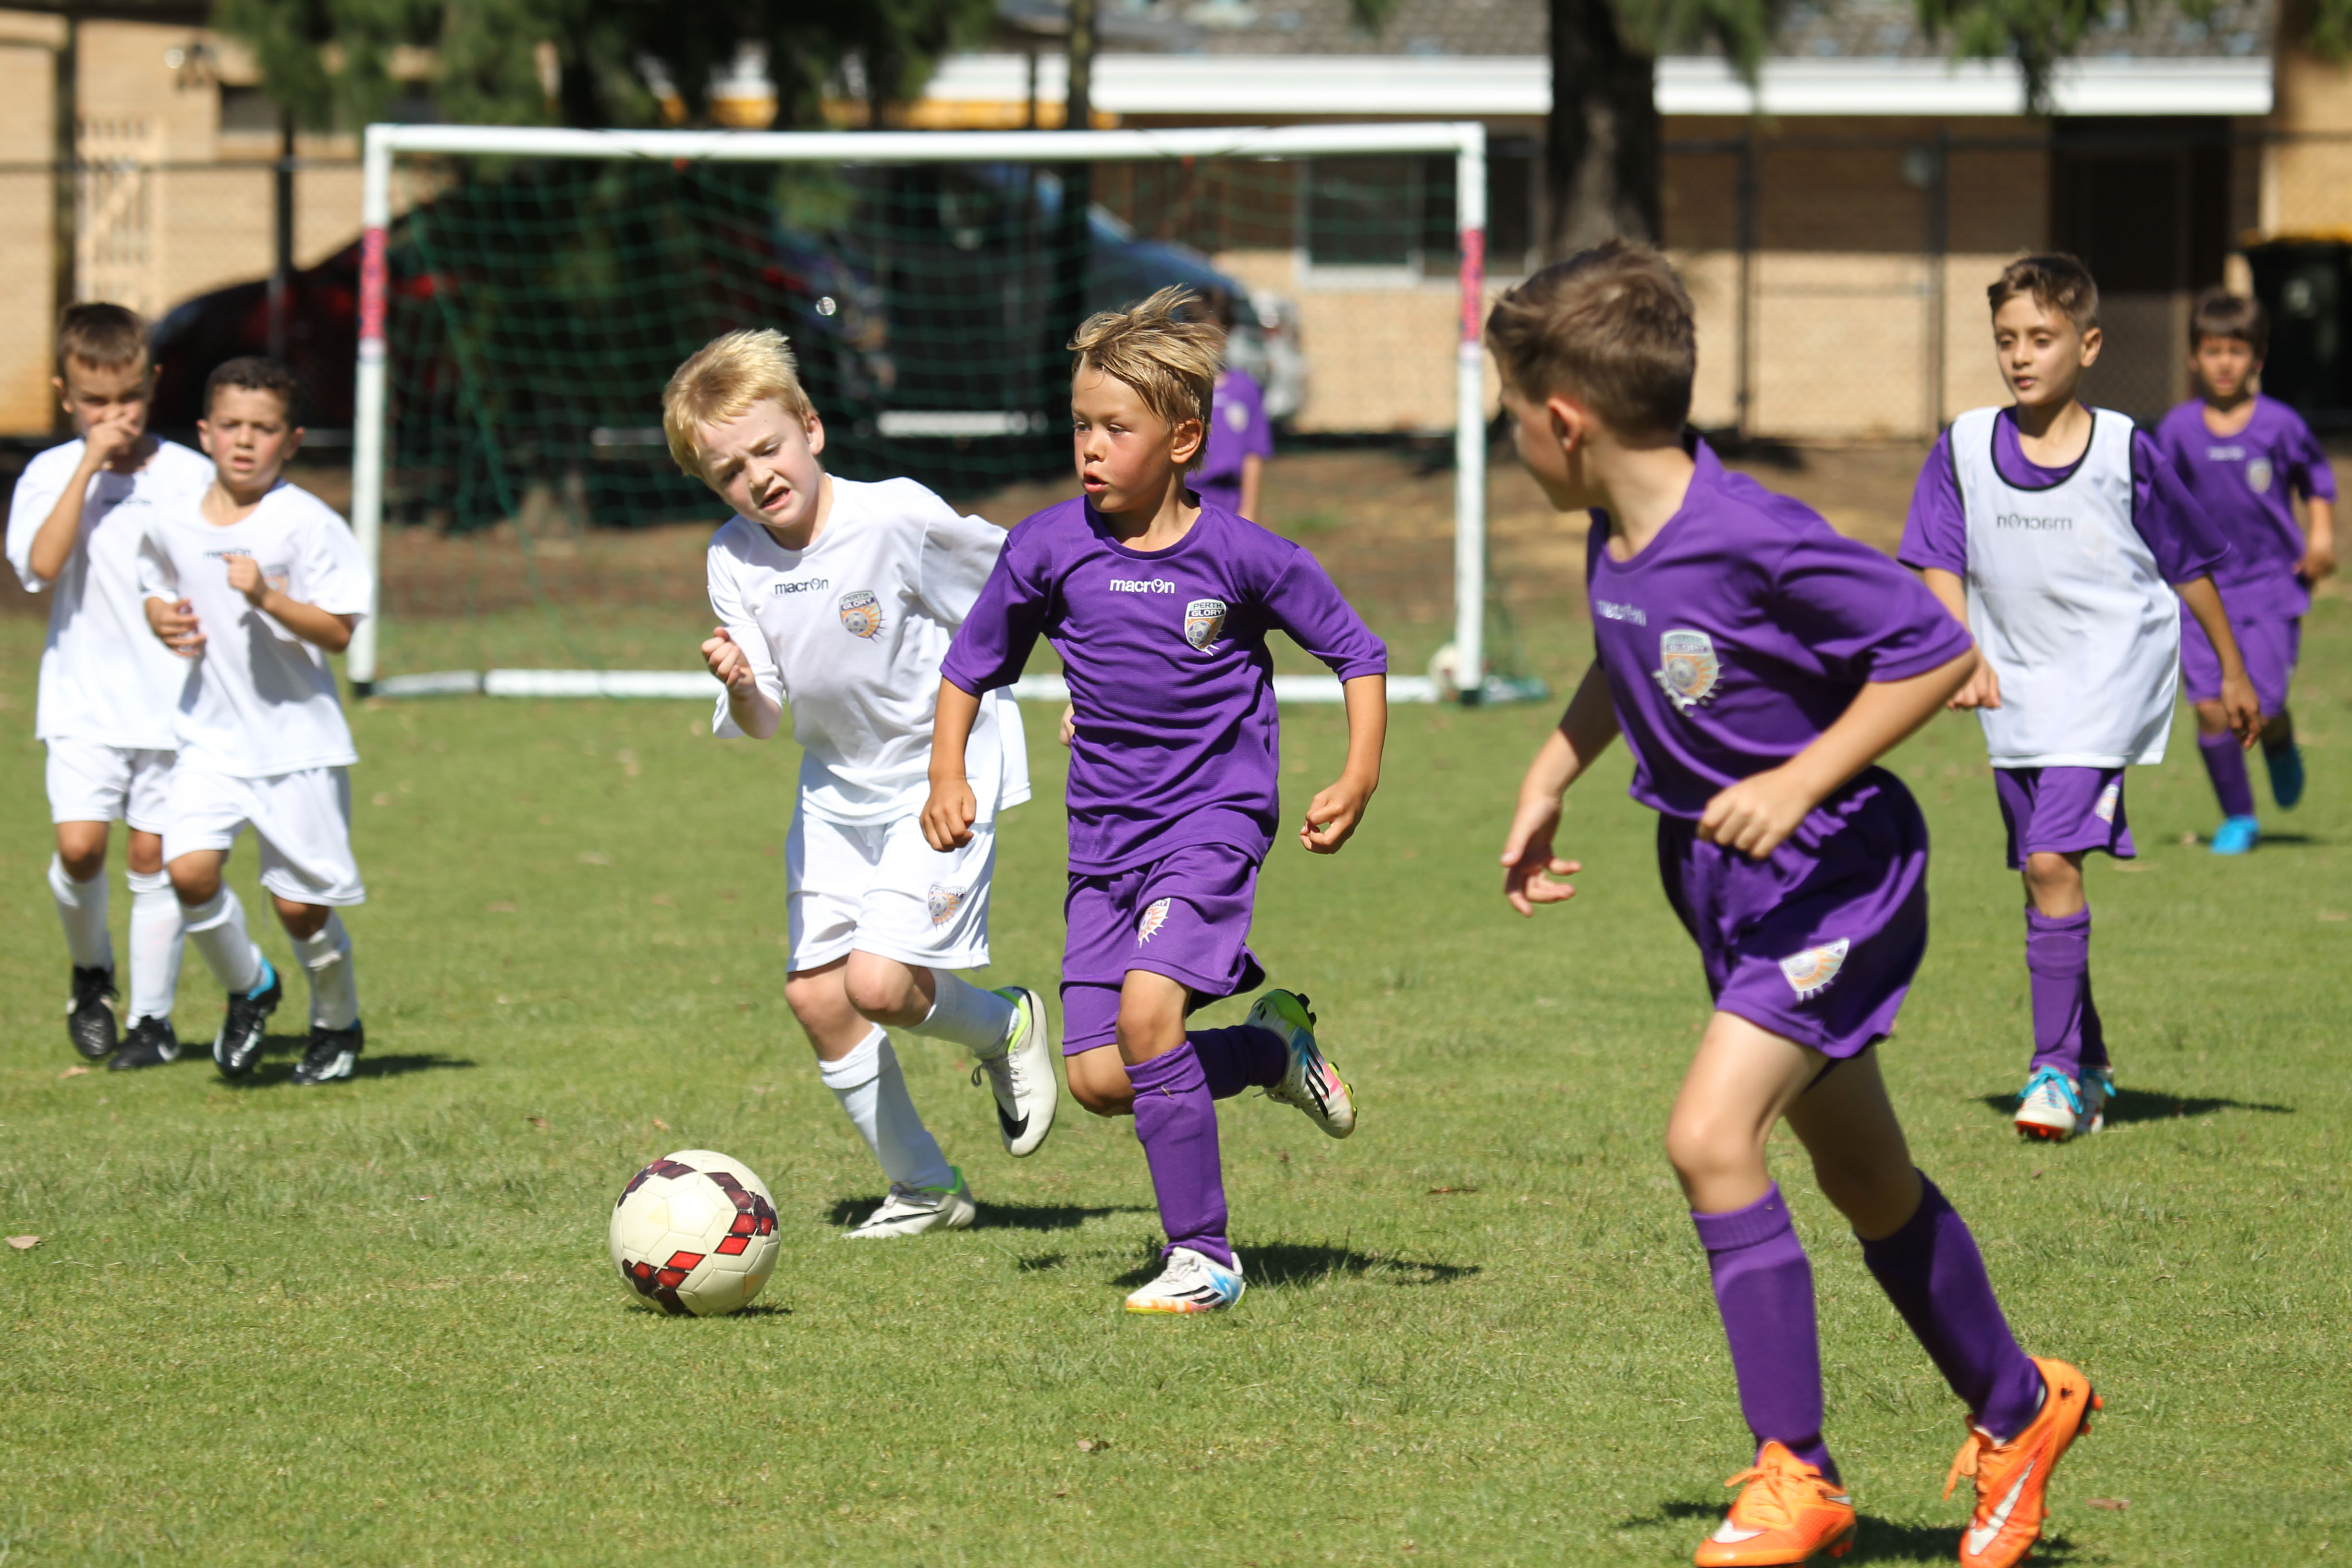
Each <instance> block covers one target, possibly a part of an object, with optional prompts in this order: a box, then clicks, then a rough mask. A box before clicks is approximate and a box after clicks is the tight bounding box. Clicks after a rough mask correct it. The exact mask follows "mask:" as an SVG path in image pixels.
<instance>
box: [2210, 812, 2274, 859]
mask: <svg viewBox="0 0 2352 1568" xmlns="http://www.w3.org/2000/svg"><path fill="white" fill-rule="evenodd" d="M2262 836H2263V825H2262V823H2261V821H2260V820H2259V819H2258V818H2255V817H2252V816H2225V817H2223V818H2222V819H2221V826H2219V827H2217V828H2215V829H2214V830H2213V846H2212V847H2213V853H2214V854H2216V855H2246V854H2251V853H2252V851H2253V847H2254V845H2255V843H2256V842H2257V841H2258V840H2260V839H2261V837H2262Z"/></svg>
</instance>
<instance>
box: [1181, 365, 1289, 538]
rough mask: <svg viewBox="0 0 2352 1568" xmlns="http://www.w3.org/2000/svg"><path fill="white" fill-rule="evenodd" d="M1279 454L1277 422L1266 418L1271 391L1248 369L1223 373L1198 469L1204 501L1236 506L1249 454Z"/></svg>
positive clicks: (1194, 476) (1195, 476)
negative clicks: (1274, 423) (1276, 438)
mask: <svg viewBox="0 0 2352 1568" xmlns="http://www.w3.org/2000/svg"><path fill="white" fill-rule="evenodd" d="M1272 456H1274V426H1273V425H1272V423H1271V422H1269V421H1268V420H1267V418H1266V416H1265V393H1264V392H1263V391H1262V390H1260V389H1259V386H1258V384H1257V381H1256V379H1255V377H1253V376H1252V375H1251V374H1249V372H1247V371H1245V370H1233V369H1226V370H1222V371H1219V372H1218V373H1217V388H1216V395H1214V396H1213V398H1211V399H1210V406H1209V437H1208V441H1207V443H1206V445H1205V447H1204V448H1203V450H1202V455H1201V463H1200V466H1199V467H1198V468H1195V469H1193V470H1192V482H1193V487H1194V488H1195V489H1197V490H1199V492H1200V493H1201V496H1202V499H1203V500H1213V501H1215V502H1216V503H1217V504H1218V505H1220V506H1223V507H1225V508H1226V509H1228V510H1231V509H1232V508H1233V507H1234V506H1235V505H1236V504H1238V502H1239V500H1240V498H1241V489H1242V463H1243V460H1244V458H1271V457H1272Z"/></svg>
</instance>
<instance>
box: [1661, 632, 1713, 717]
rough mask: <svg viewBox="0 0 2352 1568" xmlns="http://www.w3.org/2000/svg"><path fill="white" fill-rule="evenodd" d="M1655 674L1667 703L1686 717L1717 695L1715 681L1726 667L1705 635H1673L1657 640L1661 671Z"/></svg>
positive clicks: (1693, 633) (1674, 633) (1689, 633)
mask: <svg viewBox="0 0 2352 1568" xmlns="http://www.w3.org/2000/svg"><path fill="white" fill-rule="evenodd" d="M1722 673H1723V666H1722V664H1721V662H1720V661H1718V660H1717V658H1716V657H1715V644H1714V643H1713V642H1712V641H1710V640H1709V639H1708V637H1707V635H1706V633H1705V632H1693V631H1673V632H1666V633H1664V634H1663V635H1662V636H1661V637H1659V638H1658V668H1657V669H1656V670H1655V671H1654V674H1655V676H1656V677H1657V681H1658V684H1659V686H1661V687H1663V688H1664V690H1665V693H1666V698H1667V700H1669V701H1671V702H1672V703H1674V705H1675V708H1676V709H1677V710H1680V711H1682V712H1685V713H1687V712H1689V711H1690V710H1692V709H1694V708H1696V707H1697V706H1698V705H1699V704H1700V703H1702V702H1704V701H1706V700H1707V699H1708V698H1710V697H1712V696H1714V695H1715V682H1716V678H1717V677H1718V676H1720V675H1721V674H1722Z"/></svg>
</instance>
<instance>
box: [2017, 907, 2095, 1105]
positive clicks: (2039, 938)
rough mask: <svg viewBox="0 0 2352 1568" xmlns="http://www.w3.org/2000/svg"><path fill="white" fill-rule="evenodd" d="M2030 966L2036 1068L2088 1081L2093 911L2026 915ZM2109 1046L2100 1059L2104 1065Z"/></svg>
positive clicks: (2028, 909)
mask: <svg viewBox="0 0 2352 1568" xmlns="http://www.w3.org/2000/svg"><path fill="white" fill-rule="evenodd" d="M2025 967H2026V970H2027V972H2028V973H2031V974H2032V977H2033V1066H2034V1068H2035V1069H2036V1070H2039V1069H2041V1068H2057V1069H2058V1070H2059V1071H2060V1072H2063V1073H2064V1074H2065V1075H2066V1076H2067V1077H2068V1078H2080V1077H2082V1076H2083V1059H2084V1054H2085V1052H2084V1037H2085V1035H2087V1034H2088V1033H2090V1032H2091V1031H2092V1030H2094V1029H2095V1028H2096V1027H2097V1026H2096V1025H2095V1023H2092V1022H2090V1021H2089V1020H2091V1019H2095V1017H2096V1016H2097V1015H2096V1014H2095V1013H2094V1012H2093V1011H2092V1008H2091V910H2090V906H2089V905H2087V904H2085V905H2084V907H2083V908H2081V909H2079V910H2075V911H2074V913H2073V914H2071V915H2045V914H2043V913H2042V911H2041V910H2037V909H2035V908H2033V907H2032V905H2031V904H2029V905H2027V906H2026V910H2025ZM2105 1056H2106V1049H2105V1046H2104V1044H2103V1045H2102V1046H2101V1047H2100V1050H2099V1059H2100V1060H2101V1061H2104V1060H2105Z"/></svg>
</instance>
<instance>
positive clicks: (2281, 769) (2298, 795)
mask: <svg viewBox="0 0 2352 1568" xmlns="http://www.w3.org/2000/svg"><path fill="white" fill-rule="evenodd" d="M2263 762H2264V763H2268V764H2269V766H2270V770H2271V798H2272V799H2273V800H2274V801H2276V802H2278V808H2279V809H2280V810H2281V811H2293V810H2294V808H2295V807H2296V806H2297V805H2301V804H2302V803H2303V748H2302V747H2301V746H2297V745H2292V744H2290V745H2286V746H2283V747H2281V748H2280V749H2279V750H2277V751H2275V752H2273V751H2272V750H2270V749H2269V748H2268V747H2264V748H2263Z"/></svg>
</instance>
